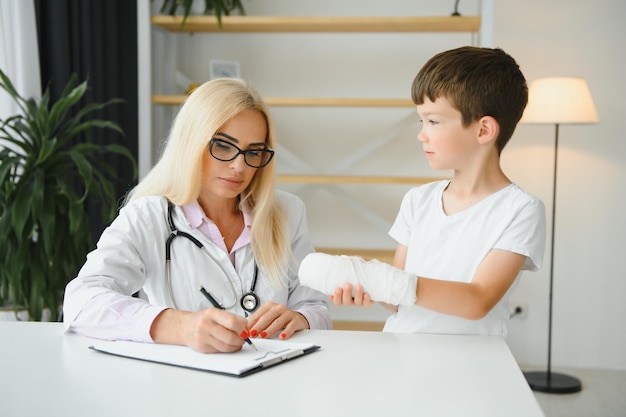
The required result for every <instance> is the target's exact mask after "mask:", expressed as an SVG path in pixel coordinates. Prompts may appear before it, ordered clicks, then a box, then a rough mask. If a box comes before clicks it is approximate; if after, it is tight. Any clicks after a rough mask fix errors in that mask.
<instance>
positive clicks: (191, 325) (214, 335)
mask: <svg viewBox="0 0 626 417" xmlns="http://www.w3.org/2000/svg"><path fill="white" fill-rule="evenodd" d="M247 326H248V321H247V320H246V319H245V318H244V317H241V316H237V315H235V314H232V313H229V312H227V311H224V310H220V309H217V308H209V309H206V310H200V311H197V312H195V313H191V312H188V311H181V310H174V309H167V310H163V311H162V312H161V313H160V314H159V315H158V316H157V317H156V318H155V319H154V321H153V322H152V327H151V329H150V335H151V336H152V339H153V340H154V341H155V342H156V343H167V344H175V345H185V346H189V347H190V348H192V349H193V350H196V351H198V352H202V353H217V352H236V351H239V350H241V347H242V345H243V343H244V339H245V338H246V337H248V327H247Z"/></svg>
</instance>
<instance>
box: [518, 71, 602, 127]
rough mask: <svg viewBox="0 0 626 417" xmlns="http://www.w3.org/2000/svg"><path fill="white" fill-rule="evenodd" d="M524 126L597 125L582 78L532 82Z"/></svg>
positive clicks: (594, 108) (596, 118)
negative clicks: (531, 124) (525, 124)
mask: <svg viewBox="0 0 626 417" xmlns="http://www.w3.org/2000/svg"><path fill="white" fill-rule="evenodd" d="M521 123H547V124H584V123H598V113H597V112H596V107H595V106H594V104H593V99H592V98H591V93H590V92H589V87H587V82H586V81H585V80H584V79H583V78H575V77H554V78H539V79H537V80H534V81H532V82H531V83H530V86H529V88H528V105H527V106H526V109H525V110H524V115H523V116H522V120H521Z"/></svg>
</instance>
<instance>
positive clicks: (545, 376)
mask: <svg viewBox="0 0 626 417" xmlns="http://www.w3.org/2000/svg"><path fill="white" fill-rule="evenodd" d="M524 376H525V377H526V381H528V385H530V388H531V389H532V390H533V391H538V392H547V393H549V394H572V393H575V392H579V391H580V390H582V389H583V387H582V384H581V382H580V380H578V379H576V378H574V377H571V376H569V375H565V374H559V373H556V372H550V373H548V372H545V371H540V372H524Z"/></svg>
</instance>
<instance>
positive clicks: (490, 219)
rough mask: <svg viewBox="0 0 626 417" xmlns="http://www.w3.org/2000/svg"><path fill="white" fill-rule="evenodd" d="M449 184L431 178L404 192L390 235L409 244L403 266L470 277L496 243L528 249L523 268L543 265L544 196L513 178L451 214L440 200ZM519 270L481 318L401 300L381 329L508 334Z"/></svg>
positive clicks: (432, 273)
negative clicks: (521, 185) (512, 298)
mask: <svg viewBox="0 0 626 417" xmlns="http://www.w3.org/2000/svg"><path fill="white" fill-rule="evenodd" d="M448 184H449V181H437V182H433V183H429V184H426V185H423V186H420V187H416V188H413V189H411V190H410V191H409V192H408V193H407V194H406V195H405V196H404V199H403V201H402V204H401V206H400V211H399V213H398V216H397V218H396V220H395V222H394V224H393V226H392V227H391V230H390V231H389V235H390V236H391V237H392V238H394V239H395V240H396V241H397V242H398V243H400V244H402V245H405V246H407V247H408V252H407V257H406V266H405V270H407V271H410V272H412V273H414V274H416V275H417V276H422V277H428V278H433V279H441V280H448V281H460V282H471V281H472V279H473V277H474V274H475V273H476V270H477V269H478V266H479V265H480V264H481V262H482V261H483V259H484V258H485V256H486V255H487V254H488V253H489V251H491V250H492V249H502V250H506V251H511V252H515V253H519V254H522V255H525V256H526V257H527V258H526V261H525V262H524V265H523V266H522V270H530V271H537V270H538V269H539V268H540V266H541V263H542V261H543V253H544V247H545V233H546V232H545V223H546V221H545V208H544V205H543V203H542V202H541V200H539V199H537V198H535V197H533V196H532V195H530V194H528V193H526V192H524V191H523V190H522V189H520V188H519V187H518V186H517V185H516V184H510V185H509V186H507V187H505V188H503V189H501V190H500V191H498V192H496V193H494V194H492V195H490V196H488V197H486V198H485V199H483V200H481V201H479V202H478V203H476V204H475V205H473V206H471V207H469V208H468V209H466V210H463V211H461V212H459V213H455V214H453V215H451V216H448V215H446V214H445V212H444V210H443V205H442V194H443V190H444V189H445V188H446V187H447V185H448ZM520 275H521V272H520ZM520 275H518V276H517V278H516V279H515V282H514V283H513V285H511V287H510V288H509V290H508V291H507V292H506V294H505V295H504V296H503V297H502V299H501V300H500V301H499V302H498V304H497V305H496V306H495V307H494V308H493V309H492V310H491V311H490V312H489V314H487V315H486V316H485V317H484V318H482V319H481V320H467V319H463V318H460V317H456V316H451V315H447V314H442V313H438V312H434V311H431V310H428V309H425V308H422V307H419V306H409V307H406V306H399V308H398V312H397V313H395V314H394V315H392V316H391V317H389V318H388V319H387V322H386V323H385V327H384V330H383V331H385V332H419V333H444V334H479V335H502V336H506V325H507V322H508V319H509V307H508V304H509V301H508V300H509V296H510V294H511V293H512V292H513V291H514V289H515V287H516V286H517V283H518V281H519V278H520ZM418 285H419V281H418Z"/></svg>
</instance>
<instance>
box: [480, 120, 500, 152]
mask: <svg viewBox="0 0 626 417" xmlns="http://www.w3.org/2000/svg"><path fill="white" fill-rule="evenodd" d="M478 129H479V131H478V138H477V139H478V143H480V144H481V145H486V144H488V143H490V142H495V141H496V139H497V138H498V134H499V133H500V125H499V124H498V121H497V120H496V119H494V118H493V117H492V116H483V117H481V118H480V119H479V120H478Z"/></svg>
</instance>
